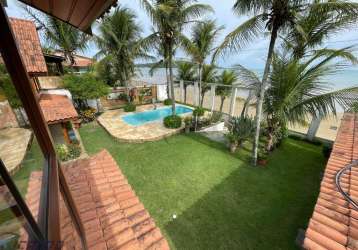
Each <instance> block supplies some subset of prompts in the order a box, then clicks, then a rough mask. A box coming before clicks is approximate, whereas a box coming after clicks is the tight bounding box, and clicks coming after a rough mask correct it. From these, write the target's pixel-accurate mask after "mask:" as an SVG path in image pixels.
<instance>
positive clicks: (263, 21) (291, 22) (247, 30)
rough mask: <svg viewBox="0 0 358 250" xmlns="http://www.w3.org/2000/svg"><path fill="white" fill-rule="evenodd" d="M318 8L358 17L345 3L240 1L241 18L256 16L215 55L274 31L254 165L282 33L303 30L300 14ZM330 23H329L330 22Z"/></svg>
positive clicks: (259, 110) (357, 9) (320, 11)
mask: <svg viewBox="0 0 358 250" xmlns="http://www.w3.org/2000/svg"><path fill="white" fill-rule="evenodd" d="M312 7H314V8H315V14H316V16H319V15H321V14H324V13H333V15H334V16H335V17H337V18H340V17H341V16H342V15H343V13H344V14H346V15H349V16H350V17H352V18H356V17H357V14H358V3H351V2H345V1H327V2H326V1H320V0H317V1H314V2H313V3H311V2H309V1H307V0H292V1H287V0H256V1H249V0H244V1H242V0H236V3H235V4H234V7H233V10H234V11H235V12H236V13H237V14H239V15H241V14H243V15H245V14H250V13H253V14H254V17H252V18H250V19H249V20H247V21H246V22H244V23H243V24H241V25H240V26H239V27H237V28H236V29H235V30H234V31H232V32H231V33H229V34H228V35H227V36H226V38H225V40H224V42H223V43H222V44H221V45H220V46H219V47H218V49H217V51H216V52H215V54H214V59H215V58H216V57H217V56H218V55H219V54H222V53H224V52H225V51H226V52H227V51H228V50H229V51H237V50H239V49H240V48H242V47H243V46H245V45H246V44H247V43H249V42H251V41H252V40H253V39H255V38H257V37H258V36H260V35H261V34H264V30H265V29H267V30H268V31H269V32H270V44H269V48H268V52H267V57H266V63H265V68H264V73H263V77H262V81H261V84H260V87H259V89H260V91H258V93H257V94H258V95H257V102H256V103H257V105H256V133H255V140H254V144H253V153H252V155H253V164H254V165H256V163H257V153H258V143H259V136H260V124H261V120H262V106H263V101H264V95H265V89H266V88H267V82H268V77H269V73H270V66H271V62H272V57H273V53H274V49H275V43H276V40H277V37H278V35H279V33H280V32H282V31H287V30H294V29H296V30H300V27H299V25H297V22H296V20H297V18H298V16H299V15H304V14H305V13H307V11H308V10H309V8H312ZM327 22H329V20H327Z"/></svg>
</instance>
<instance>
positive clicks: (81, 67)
mask: <svg viewBox="0 0 358 250" xmlns="http://www.w3.org/2000/svg"><path fill="white" fill-rule="evenodd" d="M53 55H54V56H59V57H62V58H64V57H63V53H62V52H60V51H56V52H55V53H53ZM74 61H75V63H74V64H73V65H71V62H69V61H68V60H65V61H64V62H63V65H64V66H65V67H69V68H72V69H73V71H74V72H75V73H79V74H82V73H86V72H88V71H89V70H90V69H91V67H92V66H93V64H94V60H93V59H92V58H89V57H86V56H82V55H74Z"/></svg>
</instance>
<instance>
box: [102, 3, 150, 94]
mask: <svg viewBox="0 0 358 250" xmlns="http://www.w3.org/2000/svg"><path fill="white" fill-rule="evenodd" d="M99 33H100V34H99V36H97V37H96V44H97V46H98V48H99V49H100V51H99V52H98V53H97V55H96V56H105V57H106V58H107V59H112V64H113V67H114V72H115V76H116V79H118V81H119V83H120V85H121V86H126V87H128V81H129V80H130V79H131V78H132V77H133V76H134V75H135V59H138V58H147V57H148V55H147V54H146V53H145V51H144V49H143V48H142V46H141V28H140V27H139V25H138V24H137V22H136V15H135V14H134V13H133V12H132V11H131V10H130V9H128V8H124V7H117V8H116V9H115V10H114V12H113V13H112V14H110V15H106V16H105V17H104V18H103V20H102V22H101V24H100V26H99Z"/></svg>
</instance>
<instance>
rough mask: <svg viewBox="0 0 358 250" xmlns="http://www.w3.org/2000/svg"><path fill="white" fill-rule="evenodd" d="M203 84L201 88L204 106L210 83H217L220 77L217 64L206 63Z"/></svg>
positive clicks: (201, 102) (201, 105) (203, 70)
mask: <svg viewBox="0 0 358 250" xmlns="http://www.w3.org/2000/svg"><path fill="white" fill-rule="evenodd" d="M201 74H202V84H201V89H200V97H201V98H200V107H203V103H204V97H205V94H206V92H208V91H209V90H210V84H212V83H215V82H216V81H217V77H218V71H217V68H216V66H215V65H213V64H210V65H206V64H205V65H204V66H203V69H202V72H201Z"/></svg>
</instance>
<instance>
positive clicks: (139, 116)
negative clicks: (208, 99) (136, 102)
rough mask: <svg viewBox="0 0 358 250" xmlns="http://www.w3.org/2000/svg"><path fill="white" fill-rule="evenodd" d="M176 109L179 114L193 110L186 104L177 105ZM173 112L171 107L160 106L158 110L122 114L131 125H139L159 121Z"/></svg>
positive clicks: (124, 119)
mask: <svg viewBox="0 0 358 250" xmlns="http://www.w3.org/2000/svg"><path fill="white" fill-rule="evenodd" d="M175 111H176V114H177V115H180V114H186V113H190V112H193V110H192V109H190V108H187V107H184V106H176V107H175ZM171 114H172V108H171V107H165V108H159V109H156V110H149V111H144V112H140V113H134V114H129V115H124V116H122V119H123V121H125V122H126V123H128V124H129V125H133V126H138V125H142V124H145V123H148V122H153V121H158V120H162V119H164V117H166V116H168V115H171Z"/></svg>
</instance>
